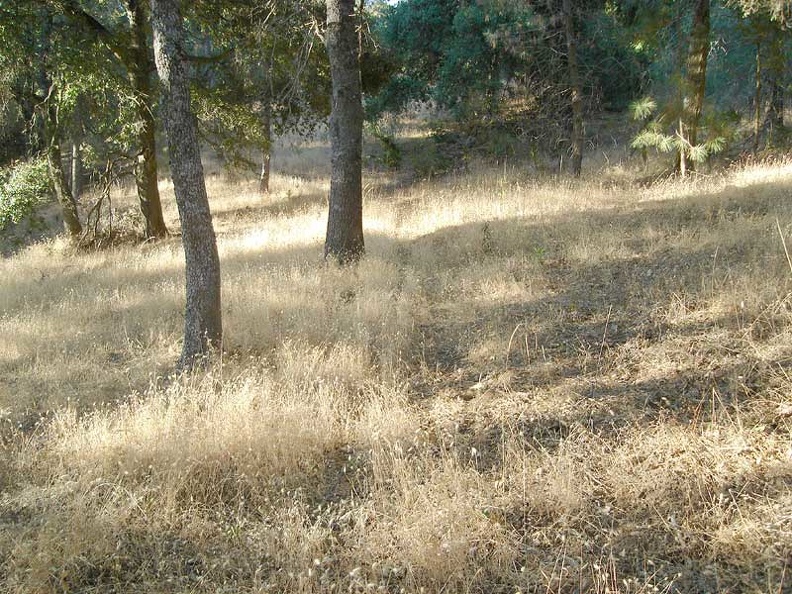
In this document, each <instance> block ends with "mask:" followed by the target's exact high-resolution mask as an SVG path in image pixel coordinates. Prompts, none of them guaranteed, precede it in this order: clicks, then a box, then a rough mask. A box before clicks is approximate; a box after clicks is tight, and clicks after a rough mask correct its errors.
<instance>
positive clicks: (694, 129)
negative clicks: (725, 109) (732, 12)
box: [682, 0, 710, 171]
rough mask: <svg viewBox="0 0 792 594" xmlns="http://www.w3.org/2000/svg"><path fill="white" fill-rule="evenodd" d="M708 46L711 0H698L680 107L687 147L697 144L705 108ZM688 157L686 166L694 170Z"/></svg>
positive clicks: (693, 165)
mask: <svg viewBox="0 0 792 594" xmlns="http://www.w3.org/2000/svg"><path fill="white" fill-rule="evenodd" d="M709 49H710V0H697V1H696V7H695V11H694V13H693V28H692V30H691V32H690V51H689V52H688V59H687V84H686V85H685V86H686V88H685V91H686V92H685V95H686V96H685V102H684V106H683V126H682V135H683V139H684V142H686V143H687V144H688V145H689V146H690V147H694V146H696V144H697V143H698V128H699V122H700V121H701V112H702V109H703V107H704V91H705V89H706V82H707V57H708V56H709ZM694 168H695V162H694V161H693V160H690V162H689V163H688V169H689V170H691V171H692V170H694Z"/></svg>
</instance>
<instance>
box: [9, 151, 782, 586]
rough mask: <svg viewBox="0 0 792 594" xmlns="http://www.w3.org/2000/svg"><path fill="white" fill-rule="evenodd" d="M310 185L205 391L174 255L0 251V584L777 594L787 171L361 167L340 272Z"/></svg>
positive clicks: (247, 220) (280, 183) (240, 225)
mask: <svg viewBox="0 0 792 594" xmlns="http://www.w3.org/2000/svg"><path fill="white" fill-rule="evenodd" d="M306 151H309V149H306ZM309 157H310V155H309V154H308V153H306V152H304V153H303V154H302V155H300V157H299V158H302V159H307V160H308V161H310V158H309ZM286 169H287V170H288V169H289V168H288V167H286ZM308 169H310V168H308ZM308 169H306V168H305V167H304V168H303V170H302V171H301V172H300V175H299V176H293V177H290V176H286V175H279V176H276V177H275V179H274V182H273V186H274V193H273V195H272V196H270V197H268V198H266V199H262V198H261V197H259V196H257V195H256V194H255V192H254V191H253V187H254V186H253V184H245V183H241V182H230V181H227V180H225V179H223V178H222V177H218V176H210V179H209V193H210V197H211V200H212V207H213V211H214V216H215V224H216V228H217V231H218V240H219V248H220V254H221V259H222V265H223V282H224V315H225V323H226V344H225V351H226V352H225V353H224V354H223V356H222V361H221V362H220V363H218V364H217V365H216V366H214V367H212V369H210V370H208V372H206V373H201V374H197V375H194V376H191V377H184V378H176V379H174V378H170V379H169V378H168V372H169V370H170V369H171V368H172V365H173V363H174V362H175V361H176V359H177V357H178V353H179V340H180V336H181V331H182V321H181V308H182V299H183V297H182V294H183V278H182V276H183V270H182V266H183V264H182V254H181V250H180V243H179V239H178V238H173V239H171V240H168V241H165V242H161V243H152V244H146V245H124V246H118V247H114V248H111V249H105V250H101V251H93V252H80V253H75V252H74V251H73V250H71V249H70V248H69V247H68V246H66V245H65V244H64V243H62V242H60V241H58V240H55V241H51V242H47V243H42V244H39V245H36V246H33V247H31V248H28V249H26V250H24V251H22V252H20V253H18V254H16V255H14V256H13V257H10V258H7V259H4V260H2V261H1V262H0V312H1V313H0V423H1V424H2V430H1V433H0V435H2V449H0V488H1V489H2V494H1V495H0V591H7V592H14V593H30V592H42V593H43V592H152V593H154V592H156V593H164V592H173V593H185V594H186V593H188V592H190V593H193V592H228V593H231V592H233V593H245V592H250V593H253V592H255V593H262V592H290V593H291V592H421V591H423V592H441V591H442V592H487V593H490V592H503V593H510V594H513V593H514V592H542V593H549V592H553V593H555V592H599V593H605V592H620V593H633V592H689V593H699V592H757V593H758V592H764V593H768V594H770V593H773V594H777V593H781V592H792V575H791V574H792V567H789V566H788V562H789V560H790V556H791V555H792V434H791V433H790V429H791V428H792V379H790V373H792V372H791V371H790V368H791V365H792V291H791V289H792V282H791V281H792V261H790V259H789V255H788V254H787V253H786V252H785V249H786V248H787V247H789V248H790V249H792V245H786V246H785V242H786V243H787V244H792V239H791V238H792V200H790V195H791V194H792V163H790V162H789V161H783V162H775V163H765V164H760V165H755V166H746V167H741V168H737V169H734V170H732V171H730V172H728V173H727V174H724V175H718V176H712V177H705V178H700V179H699V180H698V181H695V182H687V183H681V182H668V183H664V184H658V185H654V186H652V187H639V186H637V185H633V184H630V183H626V182H623V181H618V180H621V179H623V178H624V176H623V175H615V174H614V173H613V172H610V173H608V172H602V173H601V174H600V175H599V177H591V178H590V179H584V180H582V181H579V182H572V181H566V180H562V181H554V180H552V179H548V180H546V181H534V180H531V179H529V177H528V176H525V175H522V174H521V173H520V172H519V171H515V170H512V169H510V168H508V167H507V168H506V169H503V168H500V169H486V168H483V169H481V170H476V169H475V167H474V168H472V169H471V170H470V171H468V172H467V173H465V174H459V175H456V176H454V175H452V176H448V177H444V178H440V179H434V180H430V181H424V182H417V183H415V184H410V185H403V184H398V183H396V181H397V180H395V179H390V178H389V177H388V176H382V175H376V176H375V175H372V176H370V177H369V178H368V179H367V182H366V205H365V213H366V239H367V250H368V255H367V257H366V259H365V260H364V261H363V262H362V264H361V265H360V266H359V267H358V268H356V269H354V270H339V269H336V268H334V267H327V266H324V265H323V264H322V262H321V246H322V240H323V233H324V226H325V220H326V218H325V217H326V212H325V209H326V206H325V196H326V193H327V183H328V182H327V178H326V175H325V172H323V171H321V170H308ZM614 180H617V181H614ZM617 182H618V183H617ZM163 191H165V192H166V194H167V191H168V188H167V186H166V185H163ZM124 200H128V201H130V203H131V201H132V200H133V199H132V197H131V196H127V197H122V196H118V197H116V199H115V203H116V204H119V205H122V204H123V203H124ZM169 216H170V219H171V221H170V226H171V228H175V227H176V222H175V220H174V217H175V212H173V211H171V212H169Z"/></svg>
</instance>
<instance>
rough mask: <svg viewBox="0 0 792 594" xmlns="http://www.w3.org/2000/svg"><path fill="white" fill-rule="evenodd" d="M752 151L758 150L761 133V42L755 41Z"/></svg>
mask: <svg viewBox="0 0 792 594" xmlns="http://www.w3.org/2000/svg"><path fill="white" fill-rule="evenodd" d="M754 77H755V79H754V146H753V150H754V153H756V152H758V151H759V136H760V135H761V133H762V42H761V41H757V42H756V70H755V73H754Z"/></svg>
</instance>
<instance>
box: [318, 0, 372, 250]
mask: <svg viewBox="0 0 792 594" xmlns="http://www.w3.org/2000/svg"><path fill="white" fill-rule="evenodd" d="M325 43H326V46H327V55H328V58H329V59H330V75H331V78H332V81H333V96H332V110H331V113H330V151H331V177H330V212H329V215H328V219H327V236H326V239H325V250H324V251H325V258H330V259H335V260H337V261H338V262H339V263H340V264H353V263H355V262H357V261H358V260H359V259H360V258H361V257H362V256H363V253H364V251H365V247H364V242H363V180H362V168H363V102H362V95H361V82H360V61H359V58H358V53H359V40H358V35H357V19H356V16H355V0H327V32H326V36H325Z"/></svg>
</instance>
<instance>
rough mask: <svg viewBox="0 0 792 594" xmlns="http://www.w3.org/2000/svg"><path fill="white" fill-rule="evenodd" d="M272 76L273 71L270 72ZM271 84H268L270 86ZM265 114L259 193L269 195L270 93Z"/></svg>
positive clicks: (270, 152)
mask: <svg viewBox="0 0 792 594" xmlns="http://www.w3.org/2000/svg"><path fill="white" fill-rule="evenodd" d="M270 75H271V71H270ZM268 84H269V83H267V85H268ZM263 101H264V113H263V114H262V117H261V126H262V131H263V133H264V144H265V146H264V148H263V149H262V150H261V174H260V175H259V193H261V194H269V191H270V163H271V161H272V94H271V93H270V92H269V91H268V92H267V93H266V97H265V98H264V100H263Z"/></svg>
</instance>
